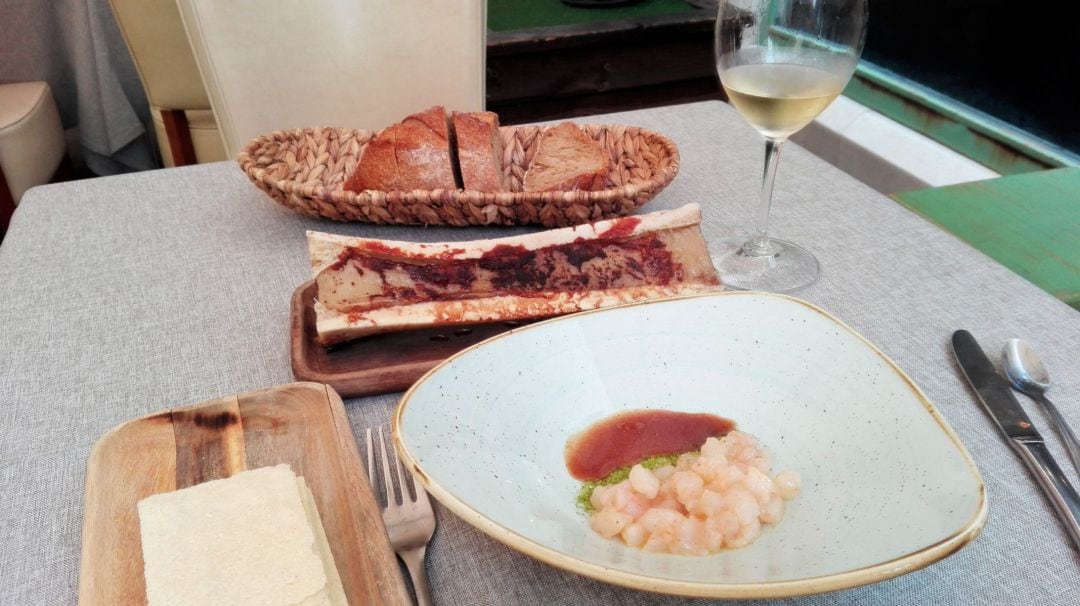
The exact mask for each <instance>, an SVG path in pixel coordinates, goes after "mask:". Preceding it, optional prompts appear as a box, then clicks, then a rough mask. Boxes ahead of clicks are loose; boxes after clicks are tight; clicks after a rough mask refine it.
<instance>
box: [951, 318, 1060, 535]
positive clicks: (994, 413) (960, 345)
mask: <svg viewBox="0 0 1080 606" xmlns="http://www.w3.org/2000/svg"><path fill="white" fill-rule="evenodd" d="M952 345H953V353H954V354H955V355H956V361H957V362H959V363H960V368H961V369H962V370H963V371H964V377H965V378H967V381H968V383H969V384H970V385H971V388H972V389H974V390H975V393H976V394H977V395H978V396H979V401H980V402H982V405H983V407H984V408H986V411H987V412H988V413H990V416H991V417H992V418H993V419H994V422H995V423H997V426H998V428H999V429H1000V430H1001V433H1003V434H1005V438H1006V441H1007V442H1008V444H1009V446H1010V447H1012V449H1013V450H1014V451H1016V453H1017V454H1018V455H1019V456H1020V459H1021V460H1023V461H1024V464H1025V465H1027V468H1028V470H1029V471H1031V473H1032V475H1034V476H1035V479H1036V480H1038V482H1039V486H1040V487H1042V489H1043V492H1044V493H1045V494H1046V497H1047V498H1048V499H1049V500H1050V503H1051V504H1052V505H1053V506H1054V509H1055V510H1057V514H1058V517H1059V518H1061V522H1062V523H1063V524H1064V525H1065V529H1066V530H1067V531H1068V532H1069V536H1071V537H1072V540H1073V543H1074V544H1075V545H1076V548H1077V549H1078V550H1080V495H1077V494H1076V490H1075V489H1074V488H1073V487H1072V484H1070V483H1069V480H1068V478H1066V477H1065V474H1064V473H1062V471H1061V468H1060V467H1058V464H1057V463H1056V462H1055V461H1054V458H1053V457H1052V456H1050V451H1049V450H1048V449H1047V448H1046V444H1045V443H1044V442H1043V438H1042V436H1041V435H1039V432H1038V430H1036V429H1035V426H1034V425H1032V424H1031V420H1030V419H1028V416H1027V414H1025V413H1024V409H1023V408H1021V407H1020V403H1019V402H1017V401H1016V398H1015V397H1013V395H1012V390H1011V389H1010V388H1009V384H1008V383H1007V382H1006V381H1005V379H1004V378H1002V377H1001V375H999V374H998V373H997V370H996V369H995V368H994V365H993V363H992V362H990V358H987V357H986V353H985V352H983V350H982V348H981V347H979V343H978V341H976V340H975V337H973V336H971V333H970V332H968V331H966V330H958V331H956V332H954V333H953V337H952Z"/></svg>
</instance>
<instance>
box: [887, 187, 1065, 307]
mask: <svg viewBox="0 0 1080 606" xmlns="http://www.w3.org/2000/svg"><path fill="white" fill-rule="evenodd" d="M893 198H895V199H896V200H898V201H899V202H901V203H902V204H904V205H905V206H907V207H908V208H911V209H912V210H914V211H916V212H918V213H920V214H922V215H923V216H925V217H926V218H928V219H929V220H930V221H933V222H934V223H936V224H938V225H940V226H941V227H943V228H945V229H946V230H948V231H950V232H952V233H953V234H955V235H956V236H958V237H959V238H961V239H963V240H965V241H966V242H967V243H969V244H971V245H972V246H974V247H975V248H977V249H979V250H981V251H982V252H984V253H986V254H987V255H989V256H990V257H993V258H994V259H995V260H997V261H998V262H999V263H1001V264H1002V265H1004V266H1006V267H1008V268H1009V269H1011V270H1013V271H1014V272H1016V273H1018V274H1020V275H1021V276H1023V277H1025V278H1027V279H1028V280H1029V281H1031V282H1032V283H1034V284H1035V285H1036V286H1038V287H1039V288H1042V289H1043V290H1045V291H1047V292H1048V293H1050V294H1052V295H1054V296H1055V297H1057V298H1058V299H1061V300H1062V301H1064V302H1066V303H1068V304H1069V305H1071V306H1072V307H1074V308H1076V309H1078V310H1080V168H1061V169H1057V170H1047V171H1040V172H1034V173H1028V174H1023V175H1013V176H1008V177H1001V178H998V179H990V180H987V181H975V182H972V183H961V184H959V185H951V186H948V187H937V188H931V189H920V190H915V191H910V192H903V193H899V194H893Z"/></svg>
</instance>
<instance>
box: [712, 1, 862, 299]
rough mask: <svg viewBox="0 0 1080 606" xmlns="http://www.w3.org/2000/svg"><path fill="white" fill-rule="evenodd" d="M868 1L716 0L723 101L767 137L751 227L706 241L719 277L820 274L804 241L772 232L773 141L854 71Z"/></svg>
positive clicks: (797, 281) (789, 286) (781, 279)
mask: <svg viewBox="0 0 1080 606" xmlns="http://www.w3.org/2000/svg"><path fill="white" fill-rule="evenodd" d="M866 9H867V7H866V1H865V0H720V11H719V14H718V16H717V20H716V24H717V25H716V61H717V71H718V72H719V74H720V81H721V83H722V84H723V86H724V91H725V92H726V93H727V95H728V99H729V100H730V101H731V104H732V105H733V106H734V107H735V109H736V110H737V111H738V112H739V114H741V115H742V117H743V118H744V119H745V120H746V121H747V122H748V123H749V124H750V126H752V127H754V128H755V129H756V130H757V131H758V132H760V133H761V134H762V136H764V137H765V170H764V179H763V182H762V188H761V199H760V202H759V207H758V213H757V220H756V223H755V230H754V234H753V235H752V236H751V237H750V238H749V239H747V238H746V237H741V238H725V239H722V240H719V241H716V242H714V243H713V244H712V246H711V247H710V248H711V250H712V254H713V261H714V264H715V265H716V267H717V269H718V270H719V271H720V275H721V277H722V279H723V280H724V283H725V284H726V285H727V286H728V287H730V288H734V289H739V290H749V289H754V290H768V291H772V292H787V291H792V290H797V289H799V288H802V287H804V286H807V285H808V284H810V283H812V282H813V281H814V280H816V279H817V277H818V274H819V273H820V271H821V269H820V266H819V265H818V261H817V259H816V258H815V257H814V256H813V255H812V254H810V253H809V252H808V251H807V250H806V249H804V248H802V247H800V246H798V245H796V244H792V243H790V242H786V241H783V240H777V239H775V238H769V236H768V223H769V209H770V206H771V204H772V190H773V182H774V180H775V177H776V164H777V161H778V160H779V157H780V149H781V147H782V145H783V143H784V141H786V140H787V138H788V137H789V136H791V135H792V134H794V133H796V132H798V131H799V130H800V129H802V128H803V127H804V126H806V125H807V124H809V123H810V122H811V121H812V120H813V119H814V118H816V117H817V116H818V114H820V113H821V112H822V111H823V110H824V109H825V108H826V107H828V106H829V104H830V103H832V102H833V100H834V99H836V97H837V96H839V95H840V93H841V92H842V91H843V90H844V87H845V86H846V85H847V82H848V80H850V79H851V75H852V73H853V72H854V71H855V66H856V64H857V63H858V60H859V55H860V54H861V53H862V47H863V40H864V37H865V27H866V16H867V10H866Z"/></svg>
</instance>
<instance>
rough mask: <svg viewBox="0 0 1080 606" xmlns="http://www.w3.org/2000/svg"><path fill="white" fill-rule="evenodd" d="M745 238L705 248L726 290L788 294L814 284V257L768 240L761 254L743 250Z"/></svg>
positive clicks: (817, 267) (798, 248) (816, 269)
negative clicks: (767, 247)
mask: <svg viewBox="0 0 1080 606" xmlns="http://www.w3.org/2000/svg"><path fill="white" fill-rule="evenodd" d="M744 244H746V238H740V237H730V238H721V239H719V240H716V241H714V242H712V243H711V244H710V245H709V253H710V254H711V255H712V261H713V265H714V266H715V267H716V271H718V272H719V273H720V281H721V282H723V284H724V286H725V287H727V288H728V289H730V290H763V291H767V292H792V291H796V290H799V289H801V288H806V287H807V286H809V285H811V284H813V283H814V281H815V280H817V278H818V276H819V275H821V265H819V264H818V260H817V258H815V257H814V255H812V254H810V252H809V251H807V250H806V249H805V248H803V247H801V246H799V245H798V244H792V243H791V242H787V241H785V240H777V239H775V238H770V239H769V251H768V254H765V255H751V254H747V253H746V252H745V251H744V250H743V245H744Z"/></svg>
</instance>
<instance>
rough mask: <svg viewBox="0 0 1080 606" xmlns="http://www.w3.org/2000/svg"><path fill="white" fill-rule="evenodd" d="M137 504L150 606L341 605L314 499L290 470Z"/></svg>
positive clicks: (244, 475)
mask: <svg viewBox="0 0 1080 606" xmlns="http://www.w3.org/2000/svg"><path fill="white" fill-rule="evenodd" d="M138 508H139V525H140V532H141V537H142V552H143V563H144V570H145V575H146V593H147V601H148V603H149V604H150V606H189V605H190V606H194V605H198V606H214V605H219V604H220V605H222V606H225V605H228V606H241V605H247V604H251V605H252V606H255V605H258V606H299V605H303V606H315V605H323V604H327V605H338V604H341V605H345V604H347V601H346V598H345V593H344V590H343V589H342V586H341V580H340V578H339V577H338V574H337V568H336V567H335V565H334V561H333V556H332V555H331V553H330V547H329V543H328V542H327V540H326V535H325V532H324V530H323V527H322V522H321V520H320V518H319V513H318V510H317V509H316V508H315V502H314V499H313V498H312V496H311V492H310V491H309V490H308V488H307V486H306V484H305V483H304V481H303V478H298V477H297V476H296V474H294V473H293V472H292V470H291V469H290V468H289V466H288V465H278V466H276V467H264V468H261V469H255V470H249V471H244V472H241V473H238V474H236V475H234V476H232V477H230V478H226V479H222V480H214V481H211V482H205V483H203V484H198V485H196V486H192V487H190V488H185V489H183V490H178V491H175V492H168V493H162V494H156V495H153V496H150V497H147V498H146V499H143V500H142V501H140V502H139V504H138Z"/></svg>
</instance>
